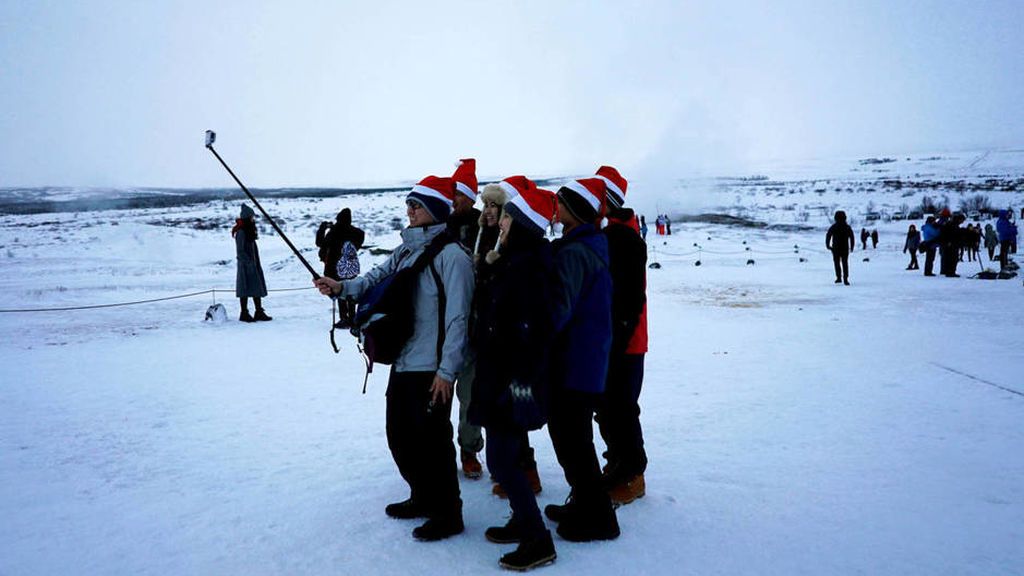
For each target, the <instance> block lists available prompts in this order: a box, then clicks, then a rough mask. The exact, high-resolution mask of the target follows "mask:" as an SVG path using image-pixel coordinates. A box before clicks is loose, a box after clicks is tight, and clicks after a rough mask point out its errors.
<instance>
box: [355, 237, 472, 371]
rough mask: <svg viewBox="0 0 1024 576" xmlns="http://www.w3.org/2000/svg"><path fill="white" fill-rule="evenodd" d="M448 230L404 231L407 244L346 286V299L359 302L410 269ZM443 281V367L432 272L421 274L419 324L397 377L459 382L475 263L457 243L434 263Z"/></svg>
mask: <svg viewBox="0 0 1024 576" xmlns="http://www.w3.org/2000/svg"><path fill="white" fill-rule="evenodd" d="M444 230H445V224H434V225H432V226H427V227H418V228H406V229H404V230H402V244H401V245H400V246H399V247H398V248H395V251H394V252H392V253H391V256H389V257H388V259H387V260H385V261H384V262H383V263H381V264H380V265H379V266H376V267H374V268H373V270H370V271H369V272H367V273H366V274H363V275H362V276H359V277H358V278H353V279H352V280H348V281H345V282H343V283H342V286H341V296H351V297H353V298H355V299H359V297H360V296H362V295H363V294H364V293H365V292H366V291H367V290H369V289H370V288H373V287H374V286H376V285H377V284H378V283H379V282H380V281H381V280H383V279H384V278H386V277H387V276H388V275H390V274H391V273H392V272H394V271H396V270H400V269H402V268H407V267H409V266H411V265H412V263H413V262H415V261H416V258H417V257H418V256H419V255H420V254H421V253H423V250H424V248H425V247H426V245H427V243H428V242H430V240H431V239H432V238H434V236H437V235H438V234H440V233H441V232H443V231H444ZM434 268H435V269H436V270H437V273H438V275H439V276H440V277H441V283H442V284H443V285H444V294H445V298H446V300H447V306H446V309H445V311H444V325H445V333H444V344H443V346H442V348H441V365H440V366H438V363H437V337H438V334H437V324H438V320H437V318H438V309H437V306H438V295H439V293H438V290H437V285H436V284H435V283H434V276H433V274H432V273H431V272H430V267H429V266H428V267H427V269H426V270H424V271H423V273H422V274H420V278H419V289H418V290H417V291H416V324H415V327H414V328H413V333H412V337H411V338H409V342H407V343H406V345H405V348H404V349H402V353H401V354H400V355H399V357H398V360H397V361H396V362H395V370H396V371H398V372H434V371H436V372H437V373H438V374H439V375H440V376H441V377H442V378H444V379H445V380H448V381H454V380H455V378H456V377H457V376H458V374H459V371H460V370H461V369H462V365H463V361H464V356H465V347H466V344H467V342H466V329H467V325H468V321H469V311H470V305H471V303H472V300H473V286H474V281H473V262H472V260H471V259H470V257H469V254H467V253H466V252H465V250H463V249H462V248H460V247H459V245H458V243H452V244H448V245H447V246H445V247H444V249H443V250H441V253H440V254H438V255H437V257H436V258H434Z"/></svg>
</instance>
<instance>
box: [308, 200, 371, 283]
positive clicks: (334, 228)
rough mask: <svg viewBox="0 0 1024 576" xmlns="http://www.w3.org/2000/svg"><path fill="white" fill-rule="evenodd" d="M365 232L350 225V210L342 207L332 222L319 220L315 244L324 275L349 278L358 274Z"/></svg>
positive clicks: (339, 278) (343, 278)
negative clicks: (360, 251) (322, 264)
mask: <svg viewBox="0 0 1024 576" xmlns="http://www.w3.org/2000/svg"><path fill="white" fill-rule="evenodd" d="M365 238H366V234H365V233H364V232H363V231H362V230H360V229H359V228H356V227H355V226H353V225H352V211H351V210H349V209H348V208H343V209H342V210H341V211H340V212H338V215H337V216H335V217H334V224H331V223H330V222H321V223H320V227H319V228H318V229H317V231H316V245H317V246H318V247H319V248H320V250H319V256H320V261H321V262H323V263H324V276H330V277H331V278H334V279H335V280H349V279H351V278H355V277H356V276H358V275H359V256H358V255H357V253H356V251H357V250H359V249H360V248H362V247H363V241H364V240H365Z"/></svg>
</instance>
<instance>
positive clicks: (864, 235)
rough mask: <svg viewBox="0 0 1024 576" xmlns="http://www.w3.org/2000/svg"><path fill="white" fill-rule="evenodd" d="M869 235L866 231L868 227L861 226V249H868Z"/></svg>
mask: <svg viewBox="0 0 1024 576" xmlns="http://www.w3.org/2000/svg"><path fill="white" fill-rule="evenodd" d="M870 237H871V234H870V233H868V229H867V228H861V229H860V244H861V250H867V249H868V238H870ZM851 250H852V248H851Z"/></svg>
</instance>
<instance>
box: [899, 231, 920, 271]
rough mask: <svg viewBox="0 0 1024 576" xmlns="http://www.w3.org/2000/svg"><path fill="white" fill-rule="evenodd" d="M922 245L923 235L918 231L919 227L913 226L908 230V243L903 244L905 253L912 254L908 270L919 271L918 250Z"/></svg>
mask: <svg viewBox="0 0 1024 576" xmlns="http://www.w3.org/2000/svg"><path fill="white" fill-rule="evenodd" d="M920 245H921V233H920V232H918V231H917V226H914V225H913V224H911V225H910V228H909V229H908V230H907V241H906V242H904V243H903V253H904V254H906V253H907V252H908V251H909V252H910V264H907V270H917V268H918V266H917V248H918V246H920Z"/></svg>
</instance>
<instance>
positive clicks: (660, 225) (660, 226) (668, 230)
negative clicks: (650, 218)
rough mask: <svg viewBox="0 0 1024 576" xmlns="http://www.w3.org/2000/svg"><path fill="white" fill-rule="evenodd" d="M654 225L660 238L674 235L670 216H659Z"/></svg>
mask: <svg viewBox="0 0 1024 576" xmlns="http://www.w3.org/2000/svg"><path fill="white" fill-rule="evenodd" d="M654 225H655V230H656V231H657V233H658V236H666V235H667V236H671V235H672V219H670V218H669V217H668V214H658V217H657V218H655V219H654Z"/></svg>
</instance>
